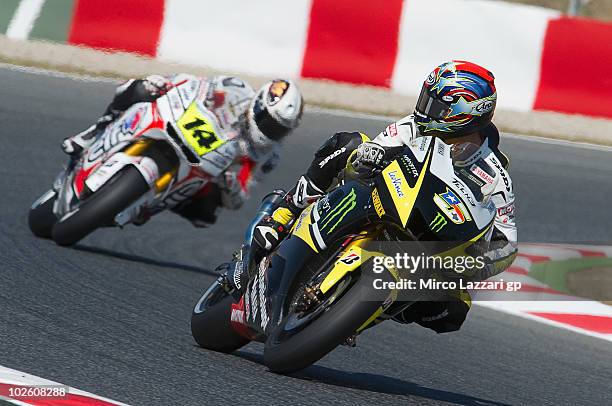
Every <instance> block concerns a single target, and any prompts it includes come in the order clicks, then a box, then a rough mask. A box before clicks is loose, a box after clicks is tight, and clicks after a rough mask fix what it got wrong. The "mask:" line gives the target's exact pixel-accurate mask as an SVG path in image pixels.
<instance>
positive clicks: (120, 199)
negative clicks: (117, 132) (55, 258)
mask: <svg viewBox="0 0 612 406" xmlns="http://www.w3.org/2000/svg"><path fill="white" fill-rule="evenodd" d="M148 190H149V185H148V184H147V182H146V181H145V179H144V178H143V177H142V175H141V174H140V172H139V171H138V169H136V168H135V167H133V166H131V165H130V166H127V167H126V168H124V169H122V170H121V171H119V172H118V173H117V174H116V175H115V176H113V178H111V179H110V180H109V181H108V182H106V183H105V184H104V185H103V186H102V187H101V188H100V190H98V191H97V192H95V193H94V194H93V195H91V196H90V197H88V198H87V200H85V201H84V202H83V203H81V205H80V206H79V208H78V209H77V210H76V211H74V212H73V213H72V214H71V215H70V216H68V217H64V218H62V219H61V220H60V221H59V222H57V223H56V224H55V225H54V226H53V233H52V236H53V241H55V242H56V243H57V244H58V245H73V244H76V243H77V242H78V241H80V240H81V239H83V238H85V237H86V236H87V235H88V234H90V233H91V232H93V231H94V230H96V229H97V228H98V227H102V226H107V225H112V224H113V220H114V218H115V216H116V215H117V214H118V213H120V212H121V211H123V210H124V209H126V208H127V207H129V206H130V205H131V204H132V203H134V202H135V201H136V200H138V198H140V197H141V196H142V195H144V194H145V193H147V191H148Z"/></svg>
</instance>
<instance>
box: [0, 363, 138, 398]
mask: <svg viewBox="0 0 612 406" xmlns="http://www.w3.org/2000/svg"><path fill="white" fill-rule="evenodd" d="M0 384H2V385H9V386H12V387H40V386H46V387H49V386H54V387H64V388H66V389H67V391H68V394H67V395H68V396H67V397H69V396H70V395H76V396H82V397H84V398H85V399H83V400H84V401H86V400H87V399H94V400H98V401H100V402H104V404H105V405H107V406H128V405H127V404H125V403H121V402H117V401H116V400H111V399H108V398H105V397H102V396H98V395H94V394H93V393H89V392H85V391H82V390H80V389H75V388H73V387H71V386H67V385H64V384H61V383H58V382H54V381H50V380H48V379H45V378H41V377H39V376H35V375H31V374H28V373H25V372H21V371H17V370H16V369H11V368H6V367H3V366H1V365H0ZM0 399H10V400H11V401H12V402H14V400H13V398H12V397H11V396H10V394H8V393H5V394H4V395H0ZM37 399H38V400H37V401H35V402H33V403H35V404H39V403H41V402H42V401H45V402H44V404H60V405H61V404H65V403H63V402H62V398H55V402H53V401H52V400H51V399H50V398H49V399H44V398H43V397H40V398H37ZM17 400H19V398H17ZM83 400H81V402H82V401H83ZM73 402H74V401H73ZM73 402H72V403H69V404H76V403H73ZM17 404H25V405H29V404H30V403H29V402H28V400H27V399H24V402H23V403H17ZM82 404H88V403H82Z"/></svg>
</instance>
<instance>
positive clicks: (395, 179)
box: [388, 171, 404, 197]
mask: <svg viewBox="0 0 612 406" xmlns="http://www.w3.org/2000/svg"><path fill="white" fill-rule="evenodd" d="M388 175H389V179H390V180H391V184H392V185H393V188H394V189H395V193H397V196H398V197H404V192H402V182H403V181H404V178H403V177H402V176H400V175H398V171H390V172H389V173H388Z"/></svg>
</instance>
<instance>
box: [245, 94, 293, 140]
mask: <svg viewBox="0 0 612 406" xmlns="http://www.w3.org/2000/svg"><path fill="white" fill-rule="evenodd" d="M253 120H255V124H257V128H259V131H261V132H262V133H263V134H264V135H265V136H266V137H268V138H270V139H271V140H272V141H279V140H280V139H281V138H284V137H285V136H287V135H288V134H289V133H290V132H291V128H288V127H285V126H284V125H282V124H281V123H279V122H278V121H276V120H275V119H274V117H272V116H271V115H270V113H269V112H268V109H266V107H265V105H264V103H263V102H262V101H261V100H260V99H258V100H257V101H256V102H255V105H254V106H253Z"/></svg>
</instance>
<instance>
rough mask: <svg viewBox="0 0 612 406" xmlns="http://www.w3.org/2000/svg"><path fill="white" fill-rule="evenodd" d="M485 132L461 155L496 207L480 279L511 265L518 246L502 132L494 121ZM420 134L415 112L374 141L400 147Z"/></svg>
mask: <svg viewBox="0 0 612 406" xmlns="http://www.w3.org/2000/svg"><path fill="white" fill-rule="evenodd" d="M484 135H485V140H484V142H483V144H482V145H481V146H480V148H479V149H478V150H477V151H476V152H474V153H473V154H471V156H469V157H467V158H462V162H461V166H462V167H463V170H464V171H465V173H466V175H467V176H472V177H473V178H474V179H475V181H478V182H480V184H482V185H483V186H482V194H483V198H485V199H491V201H493V203H494V204H495V207H496V210H497V213H496V217H495V224H494V230H493V234H492V237H491V245H490V249H489V251H487V252H486V253H485V254H484V256H485V258H486V259H487V261H486V262H487V267H486V268H485V269H483V270H482V271H481V272H480V273H479V274H478V275H474V279H481V280H482V279H486V278H489V277H491V276H493V275H496V274H498V273H501V272H503V271H504V270H505V269H506V268H508V267H509V266H510V265H511V264H512V261H514V258H515V256H516V253H517V250H518V245H517V228H516V222H515V214H514V212H515V210H514V190H513V188H512V180H511V179H510V175H509V174H508V172H507V170H506V168H507V166H508V158H507V157H506V156H505V155H504V154H503V153H502V152H501V151H500V150H499V149H498V144H499V132H498V131H497V129H496V128H495V126H494V125H493V124H490V125H489V126H488V127H487V128H486V129H485V130H484ZM419 136H420V134H419V132H418V129H417V126H416V124H415V123H414V121H413V116H412V115H409V116H407V117H404V118H403V119H401V120H399V121H397V122H396V123H393V124H391V125H389V126H388V127H387V128H386V129H385V130H384V131H383V132H381V133H380V134H379V135H378V136H377V137H376V138H375V139H374V140H373V142H375V143H377V144H379V145H381V146H383V147H398V146H402V145H407V144H409V143H410V142H414V141H415V139H416V138H417V137H419ZM480 160H483V161H484V162H486V164H488V167H486V168H484V169H483V168H482V167H481V166H479V165H478V164H477V162H479V161H480Z"/></svg>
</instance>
